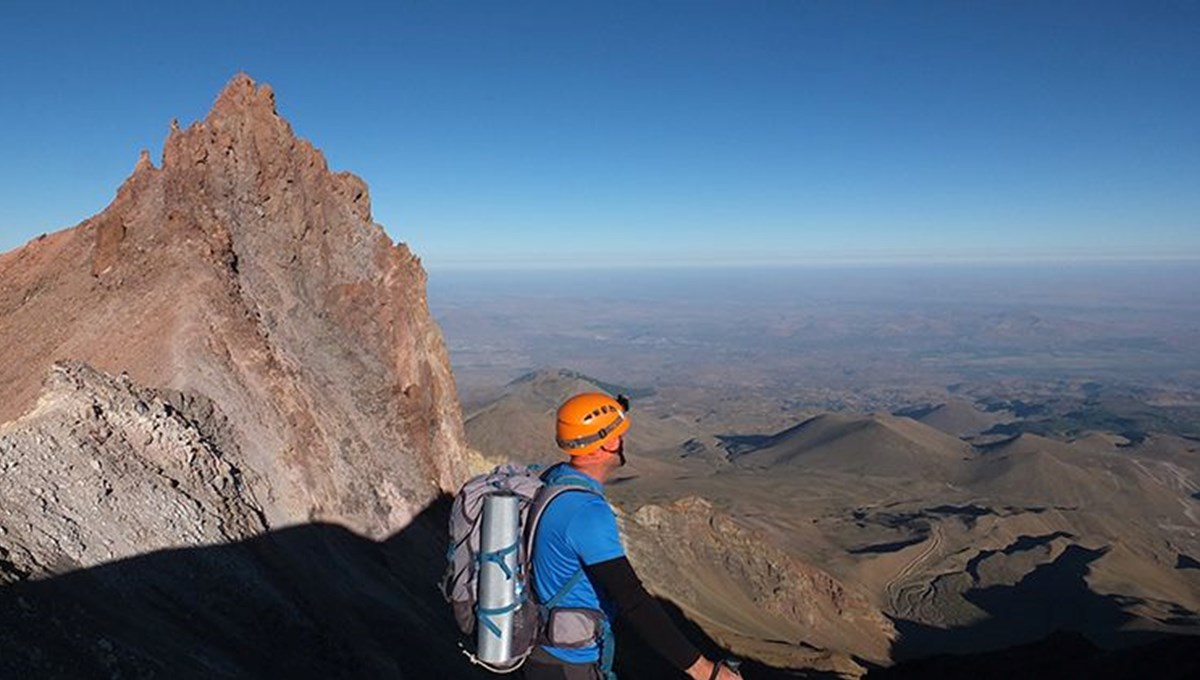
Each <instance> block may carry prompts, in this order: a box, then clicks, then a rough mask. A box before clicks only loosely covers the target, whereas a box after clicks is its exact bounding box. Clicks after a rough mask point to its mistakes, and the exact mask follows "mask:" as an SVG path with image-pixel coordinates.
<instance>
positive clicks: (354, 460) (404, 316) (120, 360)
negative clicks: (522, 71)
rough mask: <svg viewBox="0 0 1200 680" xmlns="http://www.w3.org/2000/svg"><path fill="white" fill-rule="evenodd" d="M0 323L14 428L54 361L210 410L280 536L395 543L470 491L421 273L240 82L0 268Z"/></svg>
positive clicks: (0, 354) (5, 415)
mask: <svg viewBox="0 0 1200 680" xmlns="http://www.w3.org/2000/svg"><path fill="white" fill-rule="evenodd" d="M0 314H2V315H3V316H4V318H5V324H4V325H3V326H2V327H0V358H2V359H3V361H0V389H3V390H4V392H5V394H6V395H9V398H7V399H6V400H5V403H4V404H2V405H0V422H3V421H6V420H11V419H13V418H15V417H17V416H19V415H20V414H21V413H23V412H24V411H26V410H27V409H28V408H30V407H31V406H32V405H33V401H34V399H35V398H36V396H37V394H38V391H39V389H40V383H41V380H42V376H43V375H45V374H46V372H47V371H48V370H49V367H50V365H51V363H52V362H53V361H55V360H58V359H72V360H77V361H82V362H85V363H87V364H89V365H91V366H94V367H95V368H97V369H99V370H101V371H105V372H108V373H111V374H120V373H123V372H124V373H127V374H128V375H130V376H131V377H132V378H133V379H134V380H135V381H136V382H137V383H138V384H141V385H145V386H147V387H149V388H158V387H170V388H172V389H179V390H186V391H190V392H194V393H196V394H198V395H202V396H203V397H204V398H206V399H209V400H211V401H212V402H213V403H214V404H216V405H218V407H219V408H221V409H222V410H223V411H224V412H225V413H226V414H227V415H228V417H229V419H230V422H231V424H232V426H233V428H234V429H235V430H236V431H237V433H238V439H239V448H240V451H241V454H240V455H242V456H243V457H244V458H245V460H243V461H239V466H240V467H244V468H245V469H248V470H251V471H254V472H255V473H256V474H257V475H258V477H259V478H261V479H262V480H264V486H265V487H266V488H263V489H260V490H258V491H259V493H258V494H257V497H259V498H261V499H263V508H264V512H265V514H266V516H267V517H268V519H269V520H270V522H271V524H272V525H274V524H278V523H280V522H294V521H304V520H309V519H327V520H333V521H340V522H344V523H346V524H347V525H349V526H351V527H352V528H356V529H358V530H360V531H362V532H364V533H367V534H370V535H373V536H380V535H387V534H389V533H391V532H393V531H395V530H396V529H397V528H399V527H401V526H403V525H405V524H406V523H407V522H408V521H409V520H410V519H411V517H413V516H414V515H415V514H416V513H417V512H419V511H420V509H421V508H422V507H423V506H424V505H425V504H427V503H428V502H429V501H430V500H431V499H432V498H434V497H436V496H437V495H438V494H440V493H442V492H444V491H447V490H451V489H455V488H457V485H458V484H459V483H460V482H461V481H462V478H463V477H464V475H465V470H466V468H465V464H464V462H463V461H464V451H465V446H464V444H463V436H462V423H461V414H460V410H459V406H458V402H457V398H456V391H455V388H454V379H453V376H452V375H451V372H450V366H449V360H448V357H447V355H446V350H445V347H444V345H443V343H442V338H441V333H440V331H439V330H438V328H437V326H436V325H435V324H434V322H433V320H432V319H431V318H430V316H429V312H428V308H427V304H426V298H425V272H424V270H423V269H422V268H421V265H420V262H419V261H418V260H417V258H416V257H414V256H413V255H412V253H411V252H410V251H409V250H408V248H407V247H406V246H404V245H403V244H399V245H397V244H393V243H392V241H391V239H390V238H389V237H388V236H387V235H386V234H385V233H384V231H383V228H382V227H381V226H380V225H378V224H375V223H374V222H373V221H372V220H371V209H370V198H369V193H368V190H367V185H366V183H365V182H363V180H361V179H359V178H358V177H356V176H354V175H352V174H350V173H347V172H332V171H330V170H329V168H328V165H327V163H326V161H325V158H324V156H323V155H322V154H321V152H320V151H318V150H317V149H316V147H314V146H313V145H312V144H310V143H309V142H307V141H305V140H302V139H299V138H297V137H296V136H295V134H294V133H293V131H292V128H291V126H290V125H289V124H288V123H287V121H286V120H284V119H283V118H282V117H281V116H280V115H279V114H278V112H277V110H276V104H275V95H274V93H273V91H272V90H271V88H270V87H269V86H267V85H259V84H256V83H255V82H254V81H253V80H252V79H251V78H250V77H249V76H247V75H245V74H239V75H237V76H235V77H234V78H233V79H232V80H231V81H230V82H229V84H228V85H227V86H226V87H225V88H224V90H223V91H222V92H221V93H220V95H219V96H218V97H217V99H216V102H215V104H214V105H213V107H212V110H211V111H210V112H209V114H208V115H207V116H206V117H205V118H204V119H203V120H202V121H199V122H196V123H193V124H192V125H189V126H188V127H186V128H181V127H180V126H179V125H178V124H172V126H171V130H170V133H169V135H168V137H167V140H166V142H165V143H164V147H163V159H162V164H161V166H160V167H158V168H156V167H154V165H153V163H151V161H150V158H149V156H148V154H146V153H145V152H143V153H142V154H141V156H140V157H139V159H138V161H137V163H136V165H135V167H134V171H133V173H132V174H131V175H130V176H129V178H128V179H127V180H126V181H125V182H124V183H123V184H122V186H121V187H120V189H119V190H118V191H117V195H116V197H115V198H114V200H113V202H112V203H111V204H110V205H109V206H108V207H107V208H105V209H104V210H103V211H102V212H101V213H99V214H98V215H96V216H95V217H92V218H90V219H88V220H85V221H84V222H83V223H82V224H80V225H79V226H77V227H76V228H74V229H71V230H68V231H66V232H62V233H60V234H54V235H52V236H50V237H48V238H46V239H43V240H39V241H35V242H31V243H30V244H27V245H26V246H25V247H23V248H22V249H20V250H18V251H15V252H14V253H10V254H7V255H3V256H0Z"/></svg>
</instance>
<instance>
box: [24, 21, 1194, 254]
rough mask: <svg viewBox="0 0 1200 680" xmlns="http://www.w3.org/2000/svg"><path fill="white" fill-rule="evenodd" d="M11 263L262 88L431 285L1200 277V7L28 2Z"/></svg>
mask: <svg viewBox="0 0 1200 680" xmlns="http://www.w3.org/2000/svg"><path fill="white" fill-rule="evenodd" d="M0 57H2V60H0V61H2V63H3V64H4V66H3V68H2V69H0V93H3V95H2V96H0V250H8V249H11V248H14V247H16V246H18V245H20V244H21V243H23V242H25V241H26V240H28V239H30V238H33V237H35V236H37V235H38V234H40V233H42V232H46V231H54V230H57V229H61V228H65V227H69V226H72V225H74V224H76V223H78V222H79V221H81V220H83V219H84V218H86V217H88V216H89V215H92V214H94V213H96V212H98V211H100V210H101V209H103V208H104V206H105V205H106V204H107V203H108V202H109V201H110V200H111V198H112V197H113V195H114V192H115V190H116V188H117V187H118V186H119V185H120V183H121V182H122V181H123V180H124V178H125V177H126V176H127V175H128V173H129V172H130V171H131V169H132V168H133V165H134V162H135V160H136V158H137V154H138V150H139V149H142V148H148V149H150V151H151V154H152V157H154V158H155V159H157V158H158V157H159V154H160V153H161V147H162V142H163V140H164V138H165V137H166V134H167V130H168V126H169V123H170V120H171V119H172V118H178V119H179V120H180V122H181V123H183V124H184V125H187V124H189V123H191V122H193V121H195V120H197V119H199V118H202V117H203V116H204V114H205V113H206V112H207V110H208V108H209V106H210V105H211V103H212V101H213V98H214V97H215V96H216V94H217V92H218V91H219V90H220V88H221V87H222V86H223V85H224V83H225V82H226V81H227V80H228V79H229V78H230V77H231V76H232V75H233V74H234V73H236V72H237V71H239V70H244V71H246V72H247V73H249V74H250V75H251V76H252V77H254V78H255V79H257V80H259V81H260V82H267V83H270V84H271V85H272V86H273V87H274V88H275V91H276V96H277V101H278V105H279V110H280V112H281V113H282V114H283V115H284V116H285V117H286V118H288V119H289V120H290V121H291V122H292V124H293V127H294V128H295V129H296V131H297V132H298V133H299V134H300V135H301V136H303V137H306V138H308V139H310V140H311V141H313V142H314V143H315V144H316V145H317V146H318V147H320V148H321V149H322V150H323V151H324V152H325V153H326V155H327V157H328V158H329V160H330V164H331V166H332V167H334V168H335V169H339V170H349V171H352V172H354V173H356V174H358V175H360V176H361V177H363V178H364V179H365V180H366V181H367V183H368V184H369V185H370V187H371V193H372V199H373V202H374V209H375V219H376V221H378V222H380V223H381V224H383V225H384V227H385V228H386V229H387V230H388V232H389V233H390V234H391V235H392V236H393V238H396V239H398V240H402V241H406V242H408V243H409V244H410V245H411V246H412V247H413V249H414V250H415V251H416V252H417V253H418V254H419V255H421V256H422V258H423V260H424V261H425V262H426V264H427V265H428V266H430V267H431V268H438V267H462V266H484V265H498V266H533V265H535V264H541V265H545V264H558V263H561V264H577V263H595V264H597V265H611V264H631V265H640V264H724V263H759V262H761V263H771V264H786V263H789V262H853V261H863V260H868V261H873V260H902V261H930V260H932V261H964V262H965V261H977V260H1010V259H1017V260H1023V259H1051V260H1053V259H1067V260H1091V259H1111V258H1129V257H1132V258H1148V259H1157V258H1193V259H1196V258H1200V2H1197V1H1195V0H1186V1H1184V0H1177V1H1173V2H1127V3H1108V2H1036V1H1031V2H1020V1H1004V2H999V1H997V2H990V3H985V2H969V1H962V2H842V1H828V2H804V1H798V0H797V1H785V0H779V1H774V2H763V1H756V0H741V1H736V2H735V1H733V0H730V1H728V2H702V1H696V2H611V1H606V2H571V1H568V0H556V1H550V2H521V1H517V0H503V1H501V0H491V1H487V2H467V1H463V2H445V1H441V0H427V1H424V2H388V3H383V2H380V3H356V2H338V3H328V2H325V3H308V2H289V3H278V4H274V5H271V4H268V3H249V2H239V3H233V2H219V1H216V2H205V3H177V4H176V3H166V2H153V3H152V2H112V3H75V2H71V3H66V2H52V1H48V2H36V3H34V2H24V1H23V0H16V1H14V0H9V1H8V2H6V3H5V4H4V6H3V8H2V9H0Z"/></svg>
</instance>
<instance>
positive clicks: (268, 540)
mask: <svg viewBox="0 0 1200 680" xmlns="http://www.w3.org/2000/svg"><path fill="white" fill-rule="evenodd" d="M448 508H449V501H448V499H446V498H442V499H441V500H439V501H437V502H435V503H434V504H432V505H431V506H430V507H429V508H427V509H426V510H425V511H424V512H423V513H422V514H421V515H420V516H419V517H418V518H417V519H416V520H414V521H413V522H412V523H411V524H410V525H409V526H408V527H406V528H405V529H404V530H402V531H400V532H399V533H397V534H395V535H394V536H392V537H391V538H389V539H388V540H387V541H385V542H382V543H379V542H376V541H372V540H369V539H366V538H363V537H360V536H358V535H356V534H354V533H353V532H351V531H349V530H347V529H345V528H343V527H340V526H335V525H330V524H306V525H300V526H294V527H288V528H284V529H279V530H277V531H272V532H270V533H268V534H265V535H262V536H258V537H255V538H253V539H250V540H247V541H243V542H240V543H234V544H226V545H215V546H207V547H200V548H183V549H176V550H163V551H158V552H153V553H148V554H145V555H140V556H137V557H134V558H130V559H126V560H121V561H117V562H111V563H107V564H104V565H101V566H97V567H93V568H89V569H81V570H76V571H71V572H68V573H64V574H62V575H59V576H55V577H52V578H48V579H43V580H30V581H22V582H18V583H15V584H12V585H9V586H7V587H3V588H0V677H5V678H9V677H13V678H15V677H54V678H85V677H86V678H94V677H134V678H153V677H172V678H193V677H195V678H200V677H204V678H242V677H255V678H261V677H295V678H351V677H353V678H378V677H388V678H433V677H456V678H485V677H488V676H487V675H486V674H485V673H482V672H480V671H479V670H478V669H475V668H473V667H472V666H471V665H470V664H469V663H468V662H467V661H466V660H465V658H464V657H463V656H462V655H461V653H460V652H459V651H458V649H457V646H456V643H457V639H458V637H457V629H456V628H455V626H454V622H453V620H452V618H451V617H450V613H449V609H448V607H447V606H446V605H445V603H444V601H443V600H442V597H441V594H440V592H439V591H438V589H437V587H436V584H437V582H438V579H439V577H440V576H441V572H442V569H443V566H444V564H445V562H444V550H445V545H446V518H447V513H448Z"/></svg>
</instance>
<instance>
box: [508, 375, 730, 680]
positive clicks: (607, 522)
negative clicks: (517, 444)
mask: <svg viewBox="0 0 1200 680" xmlns="http://www.w3.org/2000/svg"><path fill="white" fill-rule="evenodd" d="M628 404H629V402H628V401H626V400H624V399H623V398H621V401H618V400H617V399H613V398H612V397H610V396H608V395H606V394H598V393H586V394H578V395H575V396H574V397H571V398H570V399H568V400H567V401H566V402H564V403H563V405H562V406H561V407H559V409H558V423H557V427H556V434H557V441H558V446H559V448H560V449H562V450H563V451H564V452H566V453H567V454H568V455H570V456H571V460H570V462H569V463H559V464H558V465H555V466H553V467H551V468H550V469H549V470H547V471H546V473H545V474H544V475H543V476H542V478H543V479H544V480H545V481H546V483H547V484H550V485H554V484H564V483H569V484H574V485H579V486H584V487H586V488H588V489H590V490H591V493H589V492H587V491H567V492H564V493H562V494H560V495H559V496H558V497H557V498H555V499H554V500H553V501H551V502H550V504H549V505H548V506H546V509H545V511H544V512H543V514H542V516H541V520H540V522H539V523H538V526H537V529H536V533H535V535H534V540H533V556H532V561H533V586H534V590H535V591H536V596H537V598H538V601H539V602H541V603H542V604H543V605H544V606H546V607H547V608H548V609H549V610H550V612H551V613H550V620H549V622H548V626H547V627H548V629H549V632H548V634H547V636H546V638H547V639H546V640H545V641H544V643H543V644H541V645H539V646H538V647H537V648H536V649H535V650H534V652H533V653H532V654H531V655H530V657H529V659H528V660H526V662H525V678H526V680H596V679H597V678H604V677H605V676H606V675H608V674H609V672H610V671H609V669H610V668H611V659H612V654H613V640H612V635H611V627H610V625H609V622H610V621H611V620H612V619H613V618H617V617H619V618H620V619H621V621H622V622H623V623H625V624H627V625H628V626H629V627H630V628H632V629H633V630H634V631H635V632H636V633H637V634H638V635H640V636H641V637H642V638H643V639H644V640H646V641H647V642H648V643H649V644H650V645H651V646H652V647H653V648H654V649H655V650H657V651H658V652H659V653H660V654H662V655H663V657H664V658H666V659H667V660H668V661H669V662H671V663H672V664H674V665H675V667H677V668H679V669H680V670H681V671H683V672H684V673H686V674H687V675H689V676H691V677H692V678H694V679H695V680H712V679H714V678H716V679H719V680H737V679H738V678H740V677H741V676H740V675H738V673H737V672H735V671H734V670H732V669H730V668H729V667H728V666H726V665H725V664H723V663H719V662H718V663H714V662H713V661H710V660H709V659H706V658H704V656H703V655H702V654H700V652H699V650H697V649H696V648H695V647H694V646H693V645H692V644H691V643H690V642H688V641H687V639H686V638H685V637H684V636H683V635H682V633H680V632H679V629H678V628H676V626H675V624H674V623H673V622H672V621H671V619H670V618H668V616H667V614H666V612H665V611H663V608H662V606H661V605H659V603H658V602H657V601H656V600H655V599H654V598H652V597H651V596H650V594H649V593H647V592H646V589H645V588H644V587H643V586H642V583H641V581H640V580H639V579H638V577H637V574H636V573H635V572H634V571H633V567H632V566H631V565H630V564H629V560H628V559H627V558H626V557H625V548H624V546H623V545H622V544H621V538H620V535H619V534H618V531H617V521H616V517H615V516H614V515H613V510H612V508H611V507H609V505H608V502H607V501H606V500H605V498H604V483H605V482H606V481H607V480H608V478H609V476H610V475H611V474H612V473H613V472H614V471H615V470H616V469H617V468H619V467H621V466H622V465H624V464H625V441H624V436H623V435H624V434H625V432H626V430H628V429H629V419H628V417H627V415H626V413H627V411H628Z"/></svg>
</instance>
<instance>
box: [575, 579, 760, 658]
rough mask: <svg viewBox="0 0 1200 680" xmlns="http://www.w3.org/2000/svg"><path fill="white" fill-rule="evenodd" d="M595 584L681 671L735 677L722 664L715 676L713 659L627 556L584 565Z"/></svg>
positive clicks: (624, 620)
mask: <svg viewBox="0 0 1200 680" xmlns="http://www.w3.org/2000/svg"><path fill="white" fill-rule="evenodd" d="M584 570H585V571H586V572H587V575H588V577H589V578H590V579H591V581H592V583H595V584H597V585H599V586H600V587H601V588H603V589H604V591H605V593H606V594H607V595H608V598H609V600H611V601H612V602H613V603H614V604H615V605H616V606H617V615H618V616H619V617H620V618H621V621H622V622H624V623H626V624H628V625H629V626H630V627H631V628H633V630H634V631H635V632H636V633H637V634H638V635H639V636H640V637H641V638H642V639H643V640H645V641H646V642H647V643H648V644H649V645H650V646H651V647H653V648H654V649H656V650H658V652H659V653H660V654H662V656H663V657H664V658H665V659H666V660H667V661H669V662H670V663H671V664H672V665H674V666H675V667H676V668H678V669H679V670H681V671H683V672H685V673H687V674H688V675H689V676H691V677H692V678H695V679H696V680H710V678H721V679H722V680H724V679H730V680H732V679H735V678H739V677H741V676H739V675H737V674H736V673H734V672H733V671H730V670H729V669H728V668H725V667H721V668H720V669H719V674H716V675H714V670H717V669H715V668H714V664H713V662H711V661H709V660H708V659H706V658H704V656H703V655H701V654H700V650H698V649H696V647H695V646H694V645H692V643H691V642H688V640H687V638H685V637H684V636H683V633H681V632H679V629H678V628H677V627H676V626H675V623H674V622H673V621H671V618H670V617H669V616H667V612H666V611H664V610H663V608H662V605H660V604H659V603H658V601H657V600H655V599H654V598H653V597H651V596H650V593H648V592H646V588H645V586H643V585H642V581H641V579H639V578H638V576H637V572H635V571H634V570H633V565H631V564H630V563H629V560H628V559H627V558H625V557H623V556H622V557H618V558H615V559H611V560H607V561H605V562H599V563H597V564H589V565H586V566H584Z"/></svg>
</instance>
